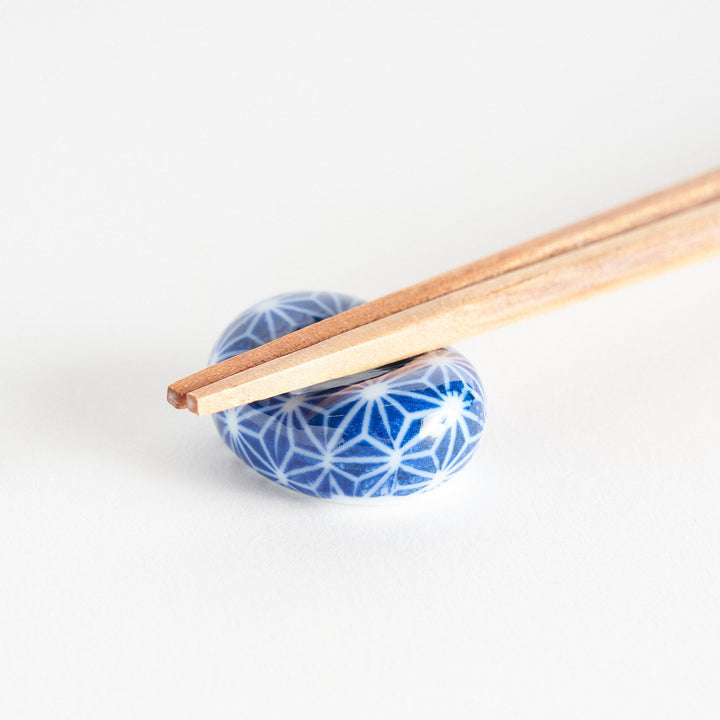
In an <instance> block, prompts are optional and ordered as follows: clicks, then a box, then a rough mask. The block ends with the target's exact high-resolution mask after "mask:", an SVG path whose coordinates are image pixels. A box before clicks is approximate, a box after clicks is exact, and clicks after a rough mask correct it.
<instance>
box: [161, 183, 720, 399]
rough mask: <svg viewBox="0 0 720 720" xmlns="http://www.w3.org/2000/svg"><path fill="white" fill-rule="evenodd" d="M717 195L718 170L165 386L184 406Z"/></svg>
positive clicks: (505, 251)
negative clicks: (243, 375) (262, 370)
mask: <svg viewBox="0 0 720 720" xmlns="http://www.w3.org/2000/svg"><path fill="white" fill-rule="evenodd" d="M716 198H720V169H718V170H714V171H712V172H709V173H707V174H705V175H701V176H699V177H697V178H694V179H692V180H689V181H687V182H684V183H681V184H679V185H675V186H673V187H671V188H667V189H665V190H661V191H660V192H656V193H654V194H652V195H648V196H647V197H644V198H641V199H639V200H635V201H633V202H630V203H627V204H625V205H622V206H620V207H617V208H614V209H612V210H608V211H606V212H603V213H600V214H599V215H595V216H593V217H591V218H589V219H587V220H582V221H580V222H577V223H574V224H573V225H569V226H567V227H565V228H562V229H560V230H556V231H554V232H551V233H548V234H546V235H541V236H540V237H537V238H535V239H533V240H530V241H528V242H525V243H523V244H521V245H517V246H515V247H513V248H510V249H508V250H503V251H502V252H499V253H496V254H494V255H491V256H489V257H487V258H483V259H481V260H477V261H475V262H473V263H470V264H469V265H464V266H462V267H459V268H456V269H454V270H451V271H449V272H446V273H444V274H442V275H438V276H437V277H435V278H431V279H430V280H426V281H424V282H421V283H419V284H417V285H413V286H412V287H409V288H406V289H404V290H400V291H398V292H394V293H391V294H390V295H386V296H384V297H381V298H379V299H378V300H374V301H372V302H368V303H365V304H363V305H360V306H358V307H355V308H352V309H351V310H347V311H346V312H343V313H340V314H339V315H335V316H334V317H331V318H328V319H327V320H322V321H321V322H318V323H315V324H314V325H310V326H309V327H307V328H304V329H302V330H298V331H297V332H294V333H291V334H289V335H286V336H284V337H281V338H278V339H277V340H274V341H273V342H270V343H267V344H265V345H262V346H260V347H258V348H255V349H254V350H250V351H249V352H245V353H242V354H240V355H236V356H235V357H232V358H228V359H227V360H224V361H223V362H220V363H217V364H216V365H212V366H211V367H208V368H204V369H203V370H200V371H199V372H196V373H194V374H192V375H189V376H188V377H186V378H183V379H182V380H178V381H177V382H174V383H172V384H171V385H170V386H169V387H168V390H167V399H168V402H169V403H170V404H171V405H173V406H174V407H176V408H184V407H186V404H187V400H186V398H187V395H188V393H191V392H194V391H198V390H200V388H203V387H205V386H207V385H210V384H212V383H215V382H217V381H219V380H222V379H223V378H227V377H230V376H233V375H236V374H238V373H240V372H242V371H244V370H248V369H249V368H251V367H255V366H258V365H261V364H263V363H266V362H269V361H270V360H274V359H276V358H278V357H282V356H284V355H288V354H290V353H293V352H296V351H298V350H302V349H304V348H307V347H311V346H313V345H316V344H318V343H320V342H322V341H324V340H327V339H329V338H331V337H334V336H336V335H338V334H340V333H344V332H348V331H350V330H353V329H354V328H357V327H361V326H362V325H366V324H368V323H373V322H376V321H377V320H380V319H382V318H384V317H388V316H389V315H393V314H395V313H398V312H401V311H403V310H407V309H408V308H411V307H414V306H416V305H419V304H420V303H423V302H427V301H428V300H432V299H433V298H437V297H440V296H442V295H446V294H449V293H452V292H455V291H456V290H460V289H462V288H464V287H468V286H469V285H474V284H476V283H479V282H482V281H484V280H489V279H491V278H494V277H497V276H499V275H502V274H503V273H506V272H509V271H512V270H516V269H518V268H521V267H524V266H527V265H530V264H532V263H536V262H539V261H542V260H545V259H547V258H550V257H554V256H556V255H559V254H561V253H563V252H566V251H568V250H571V249H574V248H578V247H582V246H584V245H587V244H590V243H593V242H597V241H598V240H602V239H604V238H607V237H610V236H612V235H616V234H618V233H622V232H625V231H627V230H630V229H632V228H636V227H640V226H642V225H645V224H647V223H650V222H654V221H656V220H659V219H661V218H664V217H669V216H670V215H673V214H675V213H678V212H682V211H683V210H686V209H688V208H690V207H694V206H697V205H699V204H701V203H704V202H708V201H710V200H713V199H716Z"/></svg>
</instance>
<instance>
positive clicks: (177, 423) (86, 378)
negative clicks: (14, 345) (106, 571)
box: [5, 356, 309, 503]
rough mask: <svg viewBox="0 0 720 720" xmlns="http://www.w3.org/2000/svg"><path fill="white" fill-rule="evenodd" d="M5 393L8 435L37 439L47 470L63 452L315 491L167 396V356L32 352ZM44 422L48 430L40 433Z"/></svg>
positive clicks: (166, 474)
mask: <svg viewBox="0 0 720 720" xmlns="http://www.w3.org/2000/svg"><path fill="white" fill-rule="evenodd" d="M12 375H13V376H14V377H16V378H18V382H16V383H14V384H13V386H11V387H9V388H8V389H7V391H6V393H5V400H6V403H7V405H6V407H13V408H14V409H15V410H14V413H15V414H14V417H13V419H12V420H13V422H12V423H11V424H9V426H8V428H7V431H6V440H8V441H9V442H10V443H13V444H16V446H17V447H23V446H27V447H33V448H36V449H37V452H38V453H39V454H40V455H41V456H42V457H41V462H40V463H39V464H38V466H39V467H40V469H41V472H44V471H45V470H46V469H47V472H48V475H49V474H50V473H51V472H52V471H53V468H56V467H58V466H59V464H60V463H61V461H62V460H61V459H62V458H64V457H69V458H71V460H72V462H73V463H75V464H76V465H79V467H80V468H82V469H87V470H88V471H90V472H92V471H97V472H98V477H100V474H101V473H102V475H103V476H107V474H108V468H109V470H110V472H111V473H112V472H115V473H120V474H122V475H123V476H124V477H128V478H129V479H133V478H137V477H141V478H142V481H143V482H157V483H160V484H162V483H171V484H177V483H192V484H195V483H203V484H205V485H209V486H215V487H216V488H217V487H218V486H219V487H220V488H222V489H223V490H224V491H229V492H230V493H231V494H232V495H237V496H240V497H243V498H244V499H248V497H249V496H253V495H261V496H263V497H277V498H278V499H279V500H281V501H282V500H283V499H284V501H285V502H294V503H297V502H307V501H309V499H307V498H304V497H303V496H301V495H299V494H297V493H291V492H290V491H287V490H285V489H283V488H281V487H279V486H276V485H274V484H273V483H271V482H269V481H268V480H266V479H265V478H263V477H262V476H261V475H259V474H258V473H256V472H255V471H254V470H252V469H251V468H249V467H247V466H246V465H245V464H244V463H242V461H240V459H239V458H237V457H236V456H235V455H234V454H233V453H232V452H231V451H230V450H229V449H228V448H227V447H226V446H225V444H224V443H223V442H222V441H221V439H220V438H219V436H218V434H217V432H216V430H215V428H214V425H213V422H212V419H211V418H209V417H205V418H198V417H197V416H195V415H192V414H191V413H189V412H187V411H178V410H175V409H173V408H172V407H171V406H170V405H169V404H168V403H167V402H166V400H165V397H164V393H165V388H166V386H167V381H168V364H167V363H166V362H160V361H156V362H149V361H147V360H143V361H142V362H132V360H131V359H128V360H127V361H122V360H113V361H110V362H109V361H108V360H107V358H106V357H103V356H100V357H97V358H94V359H93V358H87V357H86V358H83V359H82V361H80V362H75V361H73V358H72V357H69V358H65V359H64V361H63V359H62V358H58V359H56V362H54V363H50V364H47V363H44V362H41V361H39V360H38V361H34V360H31V362H30V363H24V364H23V365H22V366H21V367H18V368H17V371H15V370H13V371H12ZM39 430H40V431H41V435H39Z"/></svg>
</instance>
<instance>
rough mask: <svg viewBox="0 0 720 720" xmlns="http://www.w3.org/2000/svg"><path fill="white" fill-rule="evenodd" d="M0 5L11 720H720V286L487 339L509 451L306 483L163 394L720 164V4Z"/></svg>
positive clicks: (1, 566)
mask: <svg viewBox="0 0 720 720" xmlns="http://www.w3.org/2000/svg"><path fill="white" fill-rule="evenodd" d="M503 5H504V4H501V3H494V4H492V5H485V4H483V3H464V4H463V3H452V2H449V3H447V2H446V3H417V2H408V3H391V4H387V3H371V2H362V3H360V2H359V3H355V4H345V3H344V4H340V3H315V2H308V3H289V4H287V5H282V4H277V3H247V2H246V3H230V2H227V3H199V2H198V3H194V4H189V3H176V2H173V3H171V2H166V3H162V2H150V3H147V2H135V3H130V4H128V3H124V2H123V3H120V2H112V3H110V2H102V3H82V2H75V3H49V2H47V3H42V2H37V3H27V2H21V1H19V0H17V1H15V2H4V3H2V4H1V5H0V63H1V65H0V72H1V73H2V75H1V80H0V82H1V84H0V91H1V92H0V97H1V98H2V112H1V114H0V128H1V132H0V183H1V184H0V198H1V200H0V233H1V236H2V241H1V242H2V258H3V260H2V265H3V270H4V272H3V281H2V285H1V286H0V293H2V303H1V304H0V305H1V307H2V310H1V311H0V312H1V313H2V338H3V352H2V357H1V358H0V372H1V376H2V378H3V388H2V402H1V404H0V407H1V409H0V413H1V415H0V429H1V432H2V435H1V436H2V452H1V453H0V469H1V474H0V478H1V479H0V717H2V718H3V720H7V719H14V718H40V717H45V718H73V719H77V718H115V717H118V718H129V717H154V718H157V717H175V718H184V717H188V718H190V717H192V718H198V717H233V718H264V717H290V718H305V717H308V718H330V717H333V718H337V717H343V718H374V717H377V718H386V717H387V718H390V717H393V718H395V717H413V718H426V717H427V718H454V717H473V718H480V717H483V718H525V717H527V718H553V719H557V718H610V717H612V718H641V717H642V718H653V720H655V719H657V718H679V717H685V718H690V717H691V718H710V717H717V716H718V715H719V714H720V690H719V689H718V684H717V679H718V674H719V672H720V612H719V608H720V562H719V561H720V449H719V445H720V443H719V442H718V440H719V436H720V419H719V418H720V414H719V411H718V408H719V407H720V380H718V366H719V365H720V332H719V329H720V327H719V320H718V313H719V309H720V263H719V262H718V261H712V262H709V263H707V264H704V265H702V266H697V267H693V268H690V269H687V270H683V271H681V272H678V273H677V274H675V275H672V276H666V277H663V278H661V279H657V280H654V281H651V282H649V283H647V284H644V285H642V286H637V287H633V288H630V289H627V290H623V291H621V292H618V293H616V294H614V295H611V296H606V297H603V298H599V299H596V300H593V301H591V302H588V303H586V304H583V305H578V306H575V307H572V308H570V309H567V310H564V311H561V312H558V313H555V314H553V315H549V316H545V317H542V318H538V319H534V320H531V321H527V322H525V323H522V324H520V325H517V326H515V327H511V328H507V329H504V330H501V331H498V332H495V333H493V334H491V335H488V336H486V337H481V338H477V339H475V340H472V341H469V342H466V343H464V344H462V345H461V346H460V349H461V350H462V351H464V352H465V353H466V354H467V355H468V356H469V357H470V358H471V359H472V360H473V361H474V362H476V364H477V365H478V367H479V369H480V371H481V374H482V377H483V380H484V382H485V385H486V387H487V390H488V394H489V398H490V403H491V404H490V415H489V425H488V429H487V433H486V436H485V438H484V440H483V442H482V444H481V448H480V450H479V452H478V454H477V455H476V457H475V459H474V461H473V462H472V464H471V466H470V467H469V468H468V469H467V470H466V471H465V472H464V473H463V474H462V475H461V476H460V477H457V478H456V479H454V480H453V481H451V482H450V483H449V484H448V485H447V486H445V487H443V488H442V489H440V490H438V491H436V492H435V493H432V494H430V495H427V496H425V497H422V498H418V499H415V500H411V501H408V502H407V503H405V504H402V505H400V506H394V507H381V508H363V507H344V506H340V505H334V504H329V503H324V502H318V501H313V500H311V499H308V498H305V497H302V496H299V495H293V494H290V493H288V492H286V491H283V490H282V489H279V488H277V487H274V486H273V485H272V484H271V483H269V482H267V481H265V480H263V479H261V478H260V477H259V476H257V475H254V474H253V473H252V472H250V471H248V470H246V469H245V468H244V467H243V466H242V465H241V464H240V462H239V461H238V460H237V459H236V458H235V457H234V456H233V455H232V454H231V453H230V452H229V451H227V450H226V449H225V448H224V446H223V445H222V444H221V442H220V440H219V438H218V437H217V436H216V434H215V430H214V428H213V427H212V425H211V422H210V421H209V420H207V419H205V420H199V419H198V418H196V417H193V416H191V415H189V414H187V413H180V412H176V411H174V410H172V409H171V408H170V407H169V406H168V405H166V404H165V401H164V393H165V386H166V385H167V383H168V382H169V381H171V380H174V379H176V378H178V377H180V376H182V375H184V374H185V373H186V372H189V371H192V370H195V369H196V368H198V367H199V366H201V365H202V364H203V363H204V361H205V359H206V357H207V355H208V352H209V350H210V347H211V345H212V343H213V341H214V339H215V337H216V335H217V334H218V333H219V331H220V330H221V329H222V328H223V327H224V325H225V324H226V322H227V321H228V320H229V319H231V318H232V317H233V316H234V314H235V313H237V312H238V311H239V310H241V309H242V308H244V307H246V306H247V305H249V304H251V303H253V302H255V301H257V300H260V299H262V298H264V297H266V296H268V295H272V294H274V293H277V292H281V291H285V290H289V289H299V288H327V289H340V290H344V291H347V292H351V293H354V294H357V295H360V296H365V297H368V298H370V297H375V296H378V295H379V294H381V293H384V292H387V291H390V290H392V289H395V288H398V287H400V286H403V285H405V284H409V283H412V282H415V281H417V280H420V279H422V278H425V277H428V276H430V275H433V274H435V273H436V272H439V271H440V270H443V269H447V268H450V267H453V266H455V265H458V264H460V263H462V262H466V261H470V260H473V259H475V258H477V257H480V256H481V255H484V254H487V253H489V252H491V251H494V250H496V249H499V248H502V247H505V246H508V245H510V244H512V243H515V242H518V241H520V240H523V239H526V238H528V237H531V236H533V235H535V234H538V233H540V232H543V231H545V230H549V229H553V228H555V227H557V226H559V225H562V224H565V223H567V222H570V221H572V220H575V219H579V218H581V217H583V216H585V215H588V214H590V213H592V212H594V211H597V210H600V209H603V208H606V207H609V206H612V205H614V204H617V203H619V202H622V201H624V200H628V199H630V198H632V197H634V196H637V195H638V194H642V193H645V192H648V191H651V190H654V189H657V188H660V187H663V186H665V185H667V184H670V183H672V182H675V181H678V180H681V179H684V178H686V177H689V176H692V175H694V174H696V173H699V172H702V171H705V170H707V169H709V168H710V167H712V166H714V165H718V164H719V163H720V133H719V132H718V128H720V90H719V89H718V88H719V85H718V77H719V76H720V50H719V49H718V40H717V27H718V23H719V22H720V12H719V10H718V8H719V6H718V4H717V3H716V2H705V3H702V2H684V3H658V2H641V3H632V2H629V3H628V2H610V3H604V4H603V5H602V6H599V5H598V6H597V9H596V10H595V11H594V12H592V13H587V12H584V11H582V10H580V9H579V8H578V5H581V4H578V3H567V4H559V5H548V4H537V3H531V2H524V3H520V4H518V3H508V4H506V5H507V7H503Z"/></svg>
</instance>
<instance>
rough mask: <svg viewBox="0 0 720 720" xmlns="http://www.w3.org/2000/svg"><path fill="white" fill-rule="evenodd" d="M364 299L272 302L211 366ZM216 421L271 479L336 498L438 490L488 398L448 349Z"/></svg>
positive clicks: (460, 460)
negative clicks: (435, 488)
mask: <svg viewBox="0 0 720 720" xmlns="http://www.w3.org/2000/svg"><path fill="white" fill-rule="evenodd" d="M358 304H360V301H359V300H357V299H355V298H351V297H348V296H346V295H340V294H337V293H324V292H322V293H310V292H302V293H291V294H285V295H279V296H277V297H275V298H271V299H270V300H266V301H264V302H262V303H260V304H258V305H255V306H253V307H251V308H250V309H248V310H246V311H245V312H244V313H242V314H241V315H239V316H238V317H237V318H236V319H235V320H234V321H233V322H232V323H231V324H230V325H229V326H228V328H227V329H226V330H225V332H223V334H222V335H221V336H220V339H219V340H218V342H217V343H216V345H215V348H214V349H213V352H212V356H211V358H210V364H213V363H216V362H220V361H221V360H225V359H226V358H228V357H232V356H233V355H237V354H238V353H240V352H245V351H246V350H250V349H252V348H254V347H257V346H258V345H261V344H263V343H266V342H269V341H270V340H274V339H275V338H277V337H280V336H282V335H285V334H287V333H289V332H292V331H293V330H298V329H299V328H302V327H305V326H307V325H310V324H311V323H313V322H317V321H318V320H322V319H324V318H326V317H330V316H331V315H335V314H337V313H339V312H342V311H343V310H347V309H349V308H351V307H354V306H355V305H358ZM213 418H214V420H215V424H216V427H217V429H218V431H219V432H220V435H221V436H222V438H223V440H224V441H225V442H226V443H227V445H228V446H229V447H230V448H231V449H232V450H233V452H235V453H236V454H237V455H238V456H240V457H241V458H242V459H243V460H244V461H245V462H246V463H247V464H248V465H250V466H251V467H253V468H254V469H255V470H257V471H258V472H259V473H261V474H262V475H265V476H266V477H268V478H270V479H271V480H274V481H275V482H277V483H279V484H281V485H284V486H285V487H289V488H292V489H294V490H299V491H300V492H303V493H307V494H309V495H315V496H318V497H323V498H330V499H333V500H343V501H359V500H377V499H382V498H387V497H388V496H399V495H411V494H413V493H416V492H420V491H426V490H429V489H431V488H433V487H436V486H437V485H440V484H441V483H443V482H444V481H445V480H447V478H449V477H450V476H451V475H453V474H454V473H456V472H457V471H458V470H460V468H462V467H463V466H464V465H465V464H466V463H467V462H468V460H469V459H470V457H471V456H472V454H473V452H474V450H475V448H476V446H477V443H478V440H479V439H480V435H481V433H482V431H483V427H484V424H485V397H484V394H483V389H482V385H481V384H480V380H479V378H478V376H477V373H476V372H475V369H474V368H473V367H472V365H471V364H470V363H469V362H468V361H467V360H466V359H465V358H464V357H463V356H462V355H460V354H459V353H457V352H455V351H454V350H449V349H446V350H436V351H434V352H430V353H425V354H424V355H420V356H418V357H415V358H412V359H410V360H404V361H402V362H399V363H394V364H392V365H389V366H386V367H383V368H379V369H376V370H370V371H368V372H366V373H359V374H357V375H353V376H352V377H347V378H342V379H341V380H334V381H331V382H329V383H323V384H321V385H316V386H313V387H311V388H305V389H304V390H300V391H296V392H292V393H286V394H284V395H279V396H277V397H274V398H269V399H267V400H260V401H258V402H254V403H251V404H250V405H244V406H241V407H237V408H232V409H231V410H225V411H223V412H220V413H216V414H215V415H214V416H213Z"/></svg>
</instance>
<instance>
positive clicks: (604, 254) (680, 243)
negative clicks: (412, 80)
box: [188, 200, 720, 415]
mask: <svg viewBox="0 0 720 720" xmlns="http://www.w3.org/2000/svg"><path fill="white" fill-rule="evenodd" d="M718 252H720V200H714V201H711V202H709V203H705V204H703V205H699V206H697V207H694V208H691V209H689V210H685V211H683V212H681V213H676V214H674V215H671V216H670V217H667V218H664V219H662V220H657V221H655V222H653V223H649V224H647V225H643V226H641V227H638V228H635V229H633V230H628V231H626V232H624V233H620V234H619V235H614V236H612V237H609V238H607V239H605V240H599V241H597V242H595V243H591V244H589V245H586V246H584V247H580V248H577V249H574V250H569V251H567V252H565V253H562V254H560V255H558V256H555V257H552V258H549V259H547V260H543V261H540V262H537V263H533V264H530V265H528V266H526V267H522V268H519V269H517V270H511V271H509V272H506V273H504V274H502V275H500V276H498V277H495V278H492V279H490V280H486V281H484V282H479V283H476V284H474V285H471V286H468V287H466V288H462V289H461V290H456V291H454V292H451V293H448V294H446V295H442V296H440V297H437V298H435V299H433V300H429V301H427V302H424V303H421V304H420V305H417V306H416V307H413V308H409V309H407V310H403V311H401V312H399V313H395V314H393V315H389V316H387V317H385V318H382V319H380V320H377V321H375V322H373V323H370V324H367V325H362V326H360V327H357V328H354V329H353V330H350V331H348V332H344V333H341V334H339V335H336V336H334V337H332V338H328V339H326V340H323V341H321V342H320V343H317V344H316V345H313V346H310V347H306V348H303V349H302V350H298V351H295V352H293V353H290V354H288V355H284V356H281V357H278V358H276V359H274V360H270V361H268V362H266V363H263V364H262V365H259V366H256V367H253V368H249V369H247V370H244V371H242V372H240V373H238V374H237V375H233V376H231V377H228V378H225V379H223V380H220V381H217V382H215V383H212V384H210V385H207V386H205V387H202V388H200V389H198V390H195V391H193V392H192V393H190V394H189V395H188V408H189V409H190V410H192V411H193V412H196V413H197V414H198V415H205V414H208V413H213V412H218V411H220V410H226V409H228V408H230V407H234V406H236V405H244V404H246V403H249V402H253V401H255V400H261V399H263V398H266V397H271V396H273V395H279V394H281V393H284V392H289V391H291V390H296V389H299V388H302V387H306V386H309V385H312V384H315V383H318V382H324V381H326V380H331V379H334V378H339V377H344V376H346V375H350V374H353V373H357V372H361V371H363V370H368V369H370V368H373V367H378V366H380V365H384V364H387V363H390V362H394V361H396V360H401V359H403V358H407V357H412V356H414V355H417V354H420V353H422V352H426V351H428V350H432V349H435V348H439V347H443V346H444V345H447V344H450V343H453V342H456V341H458V340H461V339H463V338H466V337H470V336H473V335H477V334H479V333H482V332H485V331H487V330H492V329H494V328H497V327H500V326H502V325H506V324H508V323H511V322H514V321H517V320H520V319H522V318H525V317H529V316H531V315H535V314H538V313H541V312H545V311H547V310H551V309H553V308H556V307H559V306H562V305H565V304H566V303H568V302H570V301H573V300H580V299H583V298H586V297H588V296H591V295H593V294H595V293H598V292H601V291H604V290H609V289H611V288H614V287H618V286H620V285H623V284H626V283H629V282H632V281H635V280H638V279H640V278H642V277H645V276H648V275H653V274H656V273H659V272H662V271H665V270H669V269H672V268H674V267H677V266H679V265H683V264H686V263H689V262H692V261H695V260H700V259H703V258H705V257H709V256H711V255H713V254H715V253H718Z"/></svg>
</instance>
